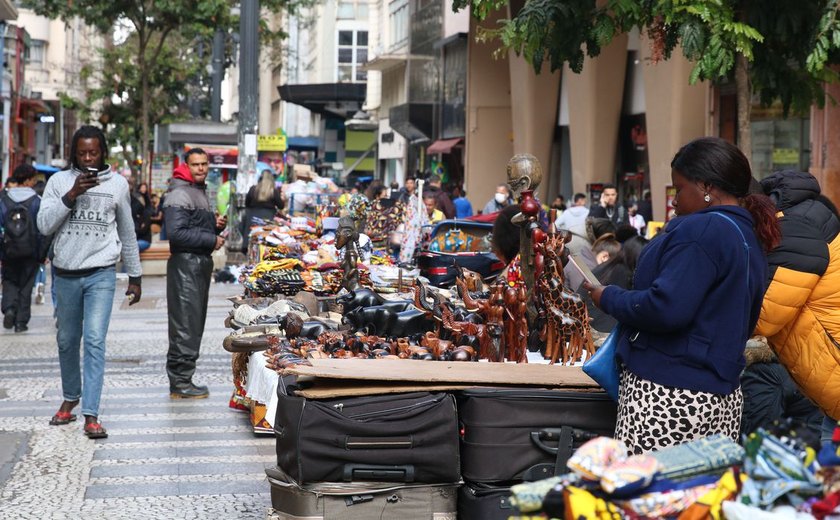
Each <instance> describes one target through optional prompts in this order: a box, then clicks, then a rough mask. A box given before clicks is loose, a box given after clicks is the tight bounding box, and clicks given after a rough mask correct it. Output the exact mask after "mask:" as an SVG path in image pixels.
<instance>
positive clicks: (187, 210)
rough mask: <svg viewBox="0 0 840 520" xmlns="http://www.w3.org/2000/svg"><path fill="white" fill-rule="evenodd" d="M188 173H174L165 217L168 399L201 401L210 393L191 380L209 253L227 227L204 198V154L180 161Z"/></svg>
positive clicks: (204, 303)
mask: <svg viewBox="0 0 840 520" xmlns="http://www.w3.org/2000/svg"><path fill="white" fill-rule="evenodd" d="M184 162H185V163H186V168H184V167H183V165H182V166H179V167H178V168H176V169H175V173H174V175H173V179H172V182H171V183H170V185H169V191H167V193H166V202H165V203H164V206H163V215H164V219H165V221H166V231H167V234H168V237H169V249H170V252H171V256H170V257H169V261H168V262H167V264H166V302H167V310H168V313H169V353H168V354H167V356H166V373H167V375H168V376H169V396H170V397H171V398H173V399H200V398H203V397H207V396H208V395H210V394H209V392H208V390H207V387H206V386H197V385H195V384H194V383H193V380H192V377H193V374H194V373H195V364H196V361H197V360H198V352H199V347H200V346H201V336H202V334H203V333H204V322H205V321H206V319H207V299H208V294H209V292H210V279H211V277H212V274H213V259H212V258H211V255H212V253H213V251H215V250H217V249H219V248H221V247H222V246H223V245H224V244H225V239H224V238H222V237H221V236H219V233H220V232H221V231H222V230H224V228H225V225H226V224H227V222H226V220H225V217H218V216H216V215H215V213H214V212H213V210H212V208H211V206H210V200H209V199H208V198H207V192H206V189H207V186H206V185H205V184H204V180H205V179H206V178H207V172H208V169H209V162H208V158H207V153H206V152H205V151H204V150H202V149H201V148H193V149H191V150H190V151H188V152H187V154H186V156H185V157H184Z"/></svg>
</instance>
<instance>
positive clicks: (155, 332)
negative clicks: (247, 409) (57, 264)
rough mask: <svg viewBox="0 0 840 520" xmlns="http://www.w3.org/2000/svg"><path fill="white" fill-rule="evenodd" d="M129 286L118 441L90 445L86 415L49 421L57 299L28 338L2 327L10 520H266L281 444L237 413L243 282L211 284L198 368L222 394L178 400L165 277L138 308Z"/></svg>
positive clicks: (120, 311) (116, 364)
mask: <svg viewBox="0 0 840 520" xmlns="http://www.w3.org/2000/svg"><path fill="white" fill-rule="evenodd" d="M125 284H126V282H125V280H121V281H120V282H118V292H117V294H118V295H119V296H118V297H117V298H116V300H115V302H114V311H113V314H112V319H111V326H110V329H109V333H108V347H107V348H108V351H107V361H106V374H105V387H104V389H103V394H102V406H101V410H100V417H101V419H102V424H103V425H104V426H105V428H107V429H108V432H109V437H108V438H107V439H103V440H99V441H92V440H89V439H87V438H85V437H84V436H83V434H82V422H83V421H82V420H81V418H80V420H79V421H76V422H75V423H72V424H70V425H67V426H59V427H56V426H49V425H48V424H47V423H48V421H49V418H50V417H51V416H52V414H53V413H55V410H56V409H57V407H58V405H59V404H60V402H61V391H60V377H59V374H58V359H57V353H56V346H55V326H54V322H53V320H52V315H51V313H52V306H51V305H50V303H49V298H47V300H48V301H47V303H46V304H44V305H33V318H32V321H31V322H30V326H29V331H28V332H24V333H19V334H15V333H13V332H11V331H6V330H3V331H0V518H4V519H6V518H8V519H18V518H19V519H30V518H31V519H39V520H40V519H45V518H50V519H52V518H55V519H64V518H67V519H75V518H85V519H88V520H93V519H100V518H102V519H105V518H107V519H121V518H126V519H128V518H147V519H155V518H161V519H163V518H166V519H169V518H184V519H204V518H208V519H209V518H225V519H254V518H259V519H264V518H266V515H267V514H268V512H269V508H270V505H271V503H270V497H269V486H268V482H267V480H266V478H265V473H264V469H265V467H267V466H270V465H272V464H274V462H275V455H274V440H273V438H272V437H270V436H269V437H265V436H259V437H258V436H255V435H254V434H253V433H252V430H251V426H250V423H249V421H248V416H247V414H243V413H241V412H235V411H233V410H231V409H230V408H228V406H227V403H228V399H229V397H230V393H231V391H232V385H231V382H230V381H231V371H230V355H229V354H228V353H227V352H225V351H224V350H223V349H222V338H223V337H224V336H225V335H226V333H227V332H226V330H225V329H224V325H223V318H224V316H226V315H227V313H228V311H229V310H230V308H231V307H230V302H229V301H228V300H227V297H229V296H234V295H237V294H240V293H241V286H239V285H227V284H213V285H212V286H211V292H210V306H209V309H208V316H207V326H206V329H205V333H204V338H203V342H202V350H201V357H200V359H199V362H198V369H197V371H196V381H197V382H198V383H200V384H207V385H209V386H210V398H209V399H202V400H179V401H172V400H170V399H169V394H168V384H167V378H166V372H165V366H164V365H165V359H166V350H167V320H166V299H165V294H166V288H165V279H164V278H162V277H147V278H145V279H144V281H143V297H142V300H141V302H140V303H139V304H137V305H135V306H133V307H131V308H128V306H127V304H126V302H125V299H124V297H122V293H123V292H124V290H125ZM120 288H122V291H120V290H119V289H120ZM77 410H78V409H77Z"/></svg>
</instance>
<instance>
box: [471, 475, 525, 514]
mask: <svg viewBox="0 0 840 520" xmlns="http://www.w3.org/2000/svg"><path fill="white" fill-rule="evenodd" d="M518 514H519V511H518V510H517V509H516V508H515V507H514V506H513V505H512V504H511V503H510V488H509V487H507V486H501V487H497V486H490V485H487V484H478V483H475V482H466V483H465V484H464V485H463V486H461V489H460V490H459V491H458V520H508V518H510V517H512V516H517V515H518Z"/></svg>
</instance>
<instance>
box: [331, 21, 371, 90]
mask: <svg viewBox="0 0 840 520" xmlns="http://www.w3.org/2000/svg"><path fill="white" fill-rule="evenodd" d="M367 43H368V32H367V31H348V30H341V31H338V52H337V61H338V64H337V66H338V82H339V83H353V82H357V81H367V71H365V70H362V65H364V64H365V63H367V60H368V49H367Z"/></svg>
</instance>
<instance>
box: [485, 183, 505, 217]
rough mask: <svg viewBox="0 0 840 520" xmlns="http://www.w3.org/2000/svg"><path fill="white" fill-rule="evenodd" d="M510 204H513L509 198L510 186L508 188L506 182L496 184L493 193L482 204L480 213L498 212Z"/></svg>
mask: <svg viewBox="0 0 840 520" xmlns="http://www.w3.org/2000/svg"><path fill="white" fill-rule="evenodd" d="M511 204H513V199H511V198H510V188H508V185H507V184H499V185H498V186H496V193H495V195H493V198H492V199H490V200H489V201H488V202H487V204H485V205H484V209H483V210H481V214H482V215H489V214H490V213H498V212H499V211H502V210H503V209H505V208H506V207H508V206H510V205H511Z"/></svg>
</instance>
